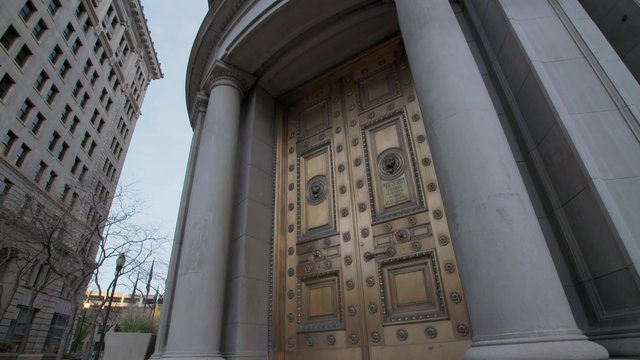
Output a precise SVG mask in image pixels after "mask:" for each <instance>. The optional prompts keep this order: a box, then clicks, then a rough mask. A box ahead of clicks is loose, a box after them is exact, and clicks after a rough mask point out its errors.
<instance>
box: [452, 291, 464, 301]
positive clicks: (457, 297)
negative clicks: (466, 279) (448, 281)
mask: <svg viewBox="0 0 640 360" xmlns="http://www.w3.org/2000/svg"><path fill="white" fill-rule="evenodd" d="M449 298H451V301H453V303H454V304H460V302H461V301H462V295H460V293H458V292H456V291H454V292H452V293H451V295H449Z"/></svg>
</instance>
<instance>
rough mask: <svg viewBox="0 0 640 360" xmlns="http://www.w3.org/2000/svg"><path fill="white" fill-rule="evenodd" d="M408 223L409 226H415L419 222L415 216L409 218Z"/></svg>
mask: <svg viewBox="0 0 640 360" xmlns="http://www.w3.org/2000/svg"><path fill="white" fill-rule="evenodd" d="M407 222H408V223H409V225H411V226H413V225H415V224H416V223H417V222H418V221H417V220H416V218H415V217H413V216H409V218H407Z"/></svg>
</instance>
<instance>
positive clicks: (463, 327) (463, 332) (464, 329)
mask: <svg viewBox="0 0 640 360" xmlns="http://www.w3.org/2000/svg"><path fill="white" fill-rule="evenodd" d="M456 331H457V332H458V334H460V335H463V336H466V335H467V333H468V332H469V328H468V327H467V325H465V324H458V326H456Z"/></svg>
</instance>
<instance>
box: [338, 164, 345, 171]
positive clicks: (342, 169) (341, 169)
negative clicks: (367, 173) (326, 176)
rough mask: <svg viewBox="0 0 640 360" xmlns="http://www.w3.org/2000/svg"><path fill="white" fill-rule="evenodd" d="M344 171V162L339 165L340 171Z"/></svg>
mask: <svg viewBox="0 0 640 360" xmlns="http://www.w3.org/2000/svg"><path fill="white" fill-rule="evenodd" d="M343 171H344V164H340V165H338V172H343Z"/></svg>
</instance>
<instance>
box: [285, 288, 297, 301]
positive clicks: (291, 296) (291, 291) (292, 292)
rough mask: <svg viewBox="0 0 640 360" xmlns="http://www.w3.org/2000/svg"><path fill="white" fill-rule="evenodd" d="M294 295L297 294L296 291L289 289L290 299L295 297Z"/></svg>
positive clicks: (288, 295)
mask: <svg viewBox="0 0 640 360" xmlns="http://www.w3.org/2000/svg"><path fill="white" fill-rule="evenodd" d="M294 296H296V293H295V292H294V291H293V290H289V291H287V297H288V298H289V299H293V297H294Z"/></svg>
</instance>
